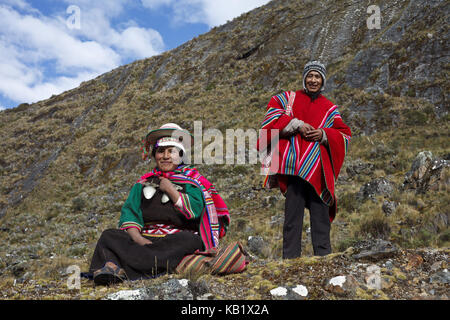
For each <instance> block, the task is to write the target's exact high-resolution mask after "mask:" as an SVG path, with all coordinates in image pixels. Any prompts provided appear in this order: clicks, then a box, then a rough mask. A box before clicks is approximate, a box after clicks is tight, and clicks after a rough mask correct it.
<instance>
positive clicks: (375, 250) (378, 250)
mask: <svg viewBox="0 0 450 320" xmlns="http://www.w3.org/2000/svg"><path fill="white" fill-rule="evenodd" d="M397 251H398V248H397V246H396V245H395V244H392V243H391V242H389V241H385V240H380V239H377V240H376V241H375V243H374V244H373V245H372V246H371V247H370V249H363V250H361V251H360V252H359V253H357V254H354V255H352V258H353V259H357V260H358V259H368V260H371V261H378V260H381V259H384V258H389V257H392V256H394V255H395V254H396V253H397Z"/></svg>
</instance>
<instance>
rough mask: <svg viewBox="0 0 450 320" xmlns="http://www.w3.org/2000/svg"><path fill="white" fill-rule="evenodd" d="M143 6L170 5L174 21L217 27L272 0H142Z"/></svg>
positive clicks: (153, 7) (152, 7) (157, 6)
mask: <svg viewBox="0 0 450 320" xmlns="http://www.w3.org/2000/svg"><path fill="white" fill-rule="evenodd" d="M141 1H142V4H143V6H145V7H147V8H149V9H157V8H159V7H161V6H168V7H170V8H171V9H172V10H173V12H174V15H173V19H174V22H177V23H205V24H207V25H208V26H210V27H215V26H219V25H222V24H224V23H226V22H227V21H229V20H232V19H234V18H236V17H238V16H240V15H241V14H242V13H245V12H248V11H251V10H253V9H255V8H257V7H260V6H262V5H264V4H267V3H268V2H269V1H270V0H141Z"/></svg>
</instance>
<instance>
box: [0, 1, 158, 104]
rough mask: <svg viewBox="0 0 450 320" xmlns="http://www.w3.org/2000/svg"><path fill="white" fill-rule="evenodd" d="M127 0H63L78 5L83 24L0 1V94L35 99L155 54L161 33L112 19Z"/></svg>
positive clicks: (20, 3) (24, 4) (22, 3)
mask: <svg viewBox="0 0 450 320" xmlns="http://www.w3.org/2000/svg"><path fill="white" fill-rule="evenodd" d="M127 1H128V0H121V1H109V0H108V1H107V0H98V1H95V2H94V3H95V5H96V6H97V7H95V6H94V7H93V6H92V5H91V3H92V2H93V1H91V0H70V1H69V0H67V2H68V3H69V2H70V4H75V5H79V6H80V8H82V10H81V28H80V29H79V30H77V29H69V28H68V27H67V23H66V19H67V14H66V12H62V13H61V15H59V16H52V17H47V16H44V15H42V14H41V13H40V12H39V11H38V10H36V9H34V8H32V7H31V6H29V5H28V3H27V2H25V1H22V0H20V1H15V2H14V1H12V0H2V4H0V94H2V95H3V96H5V97H7V98H9V99H10V100H12V101H15V102H17V103H22V102H29V103H30V102H36V101H39V100H42V99H46V98H49V97H50V96H51V95H53V94H59V93H61V92H63V91H66V90H68V89H71V88H74V87H76V86H78V85H79V84H80V83H81V82H82V81H86V80H89V79H92V78H95V77H96V76H98V75H100V74H102V73H104V72H107V71H109V70H111V69H113V68H115V67H118V66H119V65H121V64H123V63H124V62H125V61H126V62H128V61H131V60H135V59H141V58H145V57H150V56H152V55H155V54H159V53H161V52H162V50H163V49H164V42H163V39H162V37H161V35H160V34H159V33H158V32H157V31H155V30H153V29H146V28H139V27H137V26H136V23H134V22H133V21H129V22H128V23H127V26H126V27H124V28H123V30H122V29H118V27H113V26H111V23H110V20H111V19H112V18H113V17H115V16H118V15H120V14H121V12H122V10H123V6H124V5H125V4H126V3H127Z"/></svg>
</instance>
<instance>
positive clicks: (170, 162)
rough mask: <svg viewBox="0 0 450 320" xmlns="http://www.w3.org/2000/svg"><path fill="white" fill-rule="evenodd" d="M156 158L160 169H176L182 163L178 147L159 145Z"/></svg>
mask: <svg viewBox="0 0 450 320" xmlns="http://www.w3.org/2000/svg"><path fill="white" fill-rule="evenodd" d="M155 160H156V166H157V167H158V168H159V170H161V171H163V172H166V171H174V170H175V169H176V168H177V167H178V166H179V165H180V164H181V157H180V151H179V150H178V148H176V147H170V146H168V147H158V148H157V149H156V152H155Z"/></svg>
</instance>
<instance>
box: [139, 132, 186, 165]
mask: <svg viewBox="0 0 450 320" xmlns="http://www.w3.org/2000/svg"><path fill="white" fill-rule="evenodd" d="M193 141H194V138H193V137H192V135H191V134H190V133H189V131H187V130H185V129H183V128H181V127H180V126H179V125H177V124H176V123H166V124H163V125H162V126H161V127H160V128H159V129H155V130H152V131H150V132H149V133H148V134H147V135H146V136H145V138H144V140H143V146H142V148H141V150H142V159H143V160H147V158H148V157H149V155H150V149H151V148H152V147H154V148H157V147H160V146H174V147H177V148H179V149H180V150H182V151H183V153H184V154H186V150H188V149H190V147H191V145H192V144H193Z"/></svg>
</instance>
